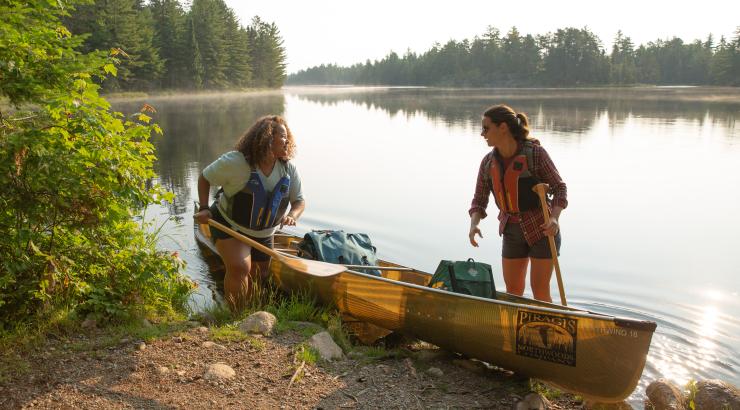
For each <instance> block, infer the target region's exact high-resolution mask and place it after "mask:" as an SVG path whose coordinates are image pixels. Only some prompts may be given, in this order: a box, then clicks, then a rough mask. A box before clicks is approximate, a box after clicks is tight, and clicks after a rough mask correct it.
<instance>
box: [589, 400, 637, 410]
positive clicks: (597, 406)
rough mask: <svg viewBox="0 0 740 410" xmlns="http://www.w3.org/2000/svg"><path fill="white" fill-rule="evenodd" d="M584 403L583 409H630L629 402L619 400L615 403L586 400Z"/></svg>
mask: <svg viewBox="0 0 740 410" xmlns="http://www.w3.org/2000/svg"><path fill="white" fill-rule="evenodd" d="M584 404H585V405H584V408H585V409H591V410H632V406H630V404H629V403H627V402H626V401H619V402H616V403H600V402H598V401H590V400H586V402H585V403H584ZM645 408H647V407H645Z"/></svg>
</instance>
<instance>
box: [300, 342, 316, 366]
mask: <svg viewBox="0 0 740 410" xmlns="http://www.w3.org/2000/svg"><path fill="white" fill-rule="evenodd" d="M319 357H320V356H319V353H318V352H317V351H316V350H315V349H313V348H311V347H310V346H307V345H305V344H301V345H300V346H299V347H298V350H297V351H296V353H295V360H296V361H297V362H299V363H300V362H306V364H316V362H318V361H319Z"/></svg>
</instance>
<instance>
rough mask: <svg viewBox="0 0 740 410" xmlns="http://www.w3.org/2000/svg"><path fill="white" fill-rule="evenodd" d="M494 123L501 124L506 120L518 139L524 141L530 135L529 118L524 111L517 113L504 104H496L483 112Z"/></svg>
mask: <svg viewBox="0 0 740 410" xmlns="http://www.w3.org/2000/svg"><path fill="white" fill-rule="evenodd" d="M483 116H484V117H488V119H490V120H491V122H492V123H494V124H496V125H499V124H501V123H502V122H505V123H506V125H508V126H509V131H510V132H511V135H512V136H513V137H514V139H515V140H517V141H524V140H526V139H527V137H529V119H528V118H527V115H526V114H524V113H523V112H520V113H517V112H516V111H514V110H513V109H511V107H509V106H508V105H504V104H499V105H494V106H492V107H490V108H488V109H487V110H486V112H484V113H483Z"/></svg>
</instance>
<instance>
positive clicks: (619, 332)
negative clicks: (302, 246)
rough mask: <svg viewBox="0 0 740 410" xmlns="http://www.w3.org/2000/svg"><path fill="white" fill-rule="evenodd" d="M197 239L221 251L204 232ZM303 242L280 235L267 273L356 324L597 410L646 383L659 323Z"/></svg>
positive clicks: (204, 228) (205, 227) (203, 228)
mask: <svg viewBox="0 0 740 410" xmlns="http://www.w3.org/2000/svg"><path fill="white" fill-rule="evenodd" d="M196 238H197V239H198V240H199V241H200V242H201V243H202V244H204V245H206V246H208V247H209V248H210V249H211V250H213V251H214V252H216V249H215V247H214V246H213V244H212V243H211V239H210V230H209V226H208V225H199V229H196ZM301 239H302V238H299V237H295V236H292V235H289V234H277V235H276V236H275V244H274V247H275V250H276V251H278V252H279V254H280V256H281V257H280V258H274V257H273V259H272V262H271V263H270V272H271V274H272V277H273V279H274V280H275V281H276V283H277V284H278V285H279V286H280V287H281V288H282V289H284V290H286V291H294V290H309V291H311V292H313V293H314V294H315V295H316V296H318V297H319V298H320V300H321V301H322V302H324V303H327V304H331V305H334V306H336V307H337V308H338V309H339V311H341V312H342V313H343V314H345V315H349V316H351V317H353V318H356V319H357V320H360V321H363V322H367V323H371V324H373V325H376V326H380V327H382V328H385V329H388V330H392V331H397V332H401V333H403V334H406V335H409V336H411V337H415V338H418V339H420V340H424V341H426V342H429V343H432V344H434V345H437V346H439V347H441V348H444V349H446V350H449V351H453V352H458V353H461V354H464V355H466V356H468V357H471V358H476V359H479V360H482V361H485V362H487V363H491V364H493V365H496V366H499V367H503V368H505V369H509V370H512V371H514V372H517V373H520V374H523V375H527V376H529V377H533V378H537V379H540V380H543V381H546V382H548V383H549V384H552V385H554V386H556V387H558V388H560V389H563V390H566V391H570V392H575V393H578V394H580V395H582V396H584V397H586V398H589V399H592V400H596V401H600V402H616V401H621V400H624V399H625V398H626V397H627V396H629V394H630V393H632V391H633V390H634V389H635V386H636V385H637V382H638V381H639V379H640V376H641V374H642V370H643V367H644V365H645V359H646V357H647V353H648V349H649V348H650V340H651V338H652V336H653V332H654V331H655V328H656V324H655V323H654V322H648V321H640V320H633V319H627V318H618V317H613V316H608V315H602V314H598V313H593V312H589V311H585V310H581V309H576V308H572V307H564V306H560V305H555V304H551V303H545V302H540V301H536V300H533V299H528V298H523V297H518V296H514V295H510V294H508V293H504V292H498V293H497V299H495V300H491V299H484V298H479V297H475V296H468V295H461V294H456V293H451V292H447V291H443V290H437V289H432V288H430V287H427V286H426V285H427V284H428V282H429V280H430V279H431V274H429V273H426V272H421V271H417V270H415V269H411V268H407V267H403V266H401V265H397V264H394V263H391V262H387V261H381V262H380V266H383V267H385V268H384V269H382V270H381V272H382V275H383V276H382V277H376V276H371V275H367V274H363V273H360V272H356V271H353V270H351V269H348V268H346V267H344V266H342V265H335V264H329V263H324V262H317V261H308V260H305V259H300V258H298V257H296V256H295V249H296V244H297V243H298V242H300V241H301Z"/></svg>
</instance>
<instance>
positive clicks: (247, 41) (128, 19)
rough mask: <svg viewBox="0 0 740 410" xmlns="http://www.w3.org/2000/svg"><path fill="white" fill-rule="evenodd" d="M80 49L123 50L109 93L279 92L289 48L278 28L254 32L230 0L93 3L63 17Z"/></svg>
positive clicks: (255, 25)
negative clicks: (185, 3)
mask: <svg viewBox="0 0 740 410" xmlns="http://www.w3.org/2000/svg"><path fill="white" fill-rule="evenodd" d="M63 22H64V24H65V26H66V27H67V28H68V29H69V30H70V31H71V32H72V34H73V35H80V36H84V41H83V44H82V45H81V47H80V51H81V52H83V53H88V52H92V51H95V50H102V51H109V50H117V57H118V60H119V65H118V67H117V68H118V73H117V76H115V77H109V78H106V79H105V81H104V82H103V90H104V91H129V90H140V91H149V90H160V89H179V90H223V89H244V88H279V87H281V86H282V85H283V83H284V81H285V77H286V72H285V59H286V55H285V48H284V47H283V39H282V38H281V35H280V30H278V28H277V26H276V25H275V24H274V23H268V22H265V21H263V20H261V19H260V18H259V17H254V18H253V19H252V21H251V22H250V23H249V25H247V26H246V27H245V26H243V25H242V24H241V23H240V22H239V20H238V19H237V17H236V15H235V13H234V11H233V10H232V9H230V8H229V7H228V6H227V5H226V3H224V1H223V0H193V1H192V2H191V3H190V7H189V9H188V10H185V8H184V7H183V5H182V4H181V3H180V2H179V1H178V0H149V1H146V2H145V1H143V0H93V1H89V2H86V3H85V4H82V5H77V6H76V9H75V10H74V11H72V12H71V13H68V15H67V16H66V17H65V18H64V19H63Z"/></svg>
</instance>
